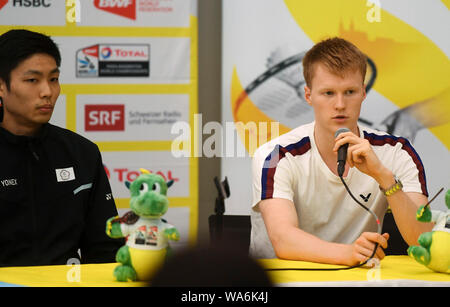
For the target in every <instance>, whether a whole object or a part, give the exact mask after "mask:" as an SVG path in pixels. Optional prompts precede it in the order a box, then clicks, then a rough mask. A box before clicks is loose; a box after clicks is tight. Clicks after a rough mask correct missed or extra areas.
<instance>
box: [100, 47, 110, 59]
mask: <svg viewBox="0 0 450 307" xmlns="http://www.w3.org/2000/svg"><path fill="white" fill-rule="evenodd" d="M100 54H101V56H102V58H103V59H108V58H109V57H110V56H111V54H112V50H111V48H110V47H104V48H102V50H101V51H100Z"/></svg>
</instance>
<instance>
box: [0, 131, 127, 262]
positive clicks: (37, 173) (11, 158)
mask: <svg viewBox="0 0 450 307" xmlns="http://www.w3.org/2000/svg"><path fill="white" fill-rule="evenodd" d="M115 215H117V210H116V207H115V204H114V200H113V197H112V194H111V187H110V185H109V181H108V178H107V176H106V173H105V171H104V167H103V163H102V159H101V155H100V152H99V150H98V147H97V146H96V145H95V144H94V143H92V142H91V141H89V140H87V139H85V138H84V137H82V136H80V135H78V134H75V133H73V132H71V131H69V130H66V129H62V128H59V127H56V126H53V125H51V124H45V125H44V126H43V128H42V129H41V131H40V133H39V134H38V135H37V136H36V137H26V136H16V135H13V134H11V133H10V132H8V131H7V130H5V129H3V128H1V127H0V266H18V265H47V264H67V261H68V260H69V259H70V258H80V257H79V255H78V250H79V249H80V253H81V263H92V262H114V261H115V260H114V258H115V253H116V251H117V249H118V248H119V247H120V246H121V245H122V244H123V241H121V240H114V239H110V238H108V236H107V235H106V234H105V227H106V220H107V219H108V218H110V217H113V216H115Z"/></svg>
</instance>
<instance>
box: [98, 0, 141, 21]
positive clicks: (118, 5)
mask: <svg viewBox="0 0 450 307" xmlns="http://www.w3.org/2000/svg"><path fill="white" fill-rule="evenodd" d="M94 5H95V7H96V8H98V9H99V10H102V11H106V12H108V13H112V14H115V15H119V16H122V17H126V18H129V19H133V20H136V0H94Z"/></svg>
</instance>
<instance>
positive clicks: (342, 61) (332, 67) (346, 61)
mask: <svg viewBox="0 0 450 307" xmlns="http://www.w3.org/2000/svg"><path fill="white" fill-rule="evenodd" d="M319 63H321V64H323V65H325V67H326V68H327V69H328V70H329V71H330V72H331V73H333V74H336V75H338V76H344V74H345V73H347V72H349V71H359V72H361V75H362V79H363V82H364V78H365V76H366V70H367V56H366V55H365V54H364V53H362V52H361V51H360V50H359V49H358V48H357V47H356V46H355V45H353V44H352V43H351V42H349V41H347V40H345V39H343V38H339V37H333V38H329V39H325V40H323V41H320V42H318V43H317V44H315V45H314V46H313V47H312V48H311V49H310V50H309V51H308V52H307V53H306V54H305V57H304V58H303V61H302V64H303V76H304V78H305V82H306V85H307V86H308V87H309V88H311V82H312V79H313V77H314V69H315V66H316V64H319Z"/></svg>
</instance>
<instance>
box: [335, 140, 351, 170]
mask: <svg viewBox="0 0 450 307" xmlns="http://www.w3.org/2000/svg"><path fill="white" fill-rule="evenodd" d="M347 149H348V143H347V144H344V145H341V147H339V149H338V158H337V172H338V175H339V176H340V177H342V176H343V175H344V171H345V161H346V160H347Z"/></svg>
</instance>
